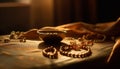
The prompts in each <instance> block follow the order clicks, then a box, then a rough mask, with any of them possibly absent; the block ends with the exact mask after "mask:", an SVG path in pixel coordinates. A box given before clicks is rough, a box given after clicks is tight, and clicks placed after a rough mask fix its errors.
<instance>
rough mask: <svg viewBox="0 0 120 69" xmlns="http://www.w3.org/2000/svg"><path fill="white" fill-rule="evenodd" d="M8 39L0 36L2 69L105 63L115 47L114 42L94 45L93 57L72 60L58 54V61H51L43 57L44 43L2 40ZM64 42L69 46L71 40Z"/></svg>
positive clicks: (38, 41)
mask: <svg viewBox="0 0 120 69" xmlns="http://www.w3.org/2000/svg"><path fill="white" fill-rule="evenodd" d="M7 37H8V36H0V40H1V41H0V69H26V68H27V69H32V68H42V69H53V68H59V67H64V66H67V65H71V64H76V63H78V64H81V63H83V62H86V63H91V61H94V60H96V59H103V61H102V63H105V59H106V57H107V56H108V55H109V54H110V52H111V50H112V47H113V45H114V42H103V43H94V45H93V46H92V47H91V50H92V55H91V56H89V57H85V58H72V57H67V56H62V55H60V54H59V53H58V59H49V58H47V57H44V56H43V55H42V48H43V47H45V46H44V43H43V41H40V40H26V42H25V43H22V42H19V40H17V39H13V40H11V41H10V42H8V43H4V42H3V41H2V39H4V38H7ZM62 42H63V43H65V44H68V43H69V40H67V39H64V40H63V41H62ZM96 63H99V62H96Z"/></svg>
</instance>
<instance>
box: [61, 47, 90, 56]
mask: <svg viewBox="0 0 120 69" xmlns="http://www.w3.org/2000/svg"><path fill="white" fill-rule="evenodd" d="M81 49H84V50H86V51H85V52H84V53H79V54H76V53H72V52H71V50H72V47H71V46H60V54H61V55H64V56H68V57H73V58H84V57H87V56H90V55H91V54H92V52H91V49H90V47H88V46H87V47H84V48H81Z"/></svg>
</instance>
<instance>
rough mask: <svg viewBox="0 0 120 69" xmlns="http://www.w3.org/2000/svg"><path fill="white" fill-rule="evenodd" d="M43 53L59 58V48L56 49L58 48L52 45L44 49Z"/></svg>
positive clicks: (46, 55)
mask: <svg viewBox="0 0 120 69" xmlns="http://www.w3.org/2000/svg"><path fill="white" fill-rule="evenodd" d="M42 54H43V55H44V56H45V57H48V58H51V59H56V58H58V53H57V50H56V48H55V47H53V46H50V47H47V48H45V49H43V51H42Z"/></svg>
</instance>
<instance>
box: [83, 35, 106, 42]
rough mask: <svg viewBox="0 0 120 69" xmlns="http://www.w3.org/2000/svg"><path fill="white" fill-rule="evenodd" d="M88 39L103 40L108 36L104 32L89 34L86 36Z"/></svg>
mask: <svg viewBox="0 0 120 69" xmlns="http://www.w3.org/2000/svg"><path fill="white" fill-rule="evenodd" d="M85 39H86V40H94V42H96V43H98V42H103V41H105V39H106V36H105V35H103V34H87V35H86V36H85Z"/></svg>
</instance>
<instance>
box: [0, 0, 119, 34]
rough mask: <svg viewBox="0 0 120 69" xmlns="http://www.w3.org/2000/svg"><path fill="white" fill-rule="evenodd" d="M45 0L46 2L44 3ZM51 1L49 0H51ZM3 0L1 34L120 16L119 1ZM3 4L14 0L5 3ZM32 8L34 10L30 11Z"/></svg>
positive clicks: (111, 19)
mask: <svg viewBox="0 0 120 69" xmlns="http://www.w3.org/2000/svg"><path fill="white" fill-rule="evenodd" d="M45 1H46V2H45ZM49 1H50V0H49ZM47 2H48V1H47V0H31V3H30V4H26V3H19V2H17V1H16V0H0V35H2V34H9V33H10V32H11V31H13V30H14V31H27V30H29V29H31V28H41V27H44V26H57V25H61V24H67V23H72V22H78V21H83V22H86V23H90V24H96V23H104V22H110V21H116V20H117V18H118V17H120V13H119V12H120V7H119V0H51V2H50V3H47ZM3 3H13V4H12V5H11V4H7V5H4V6H3V5H2V4H3ZM31 10H32V11H31Z"/></svg>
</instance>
